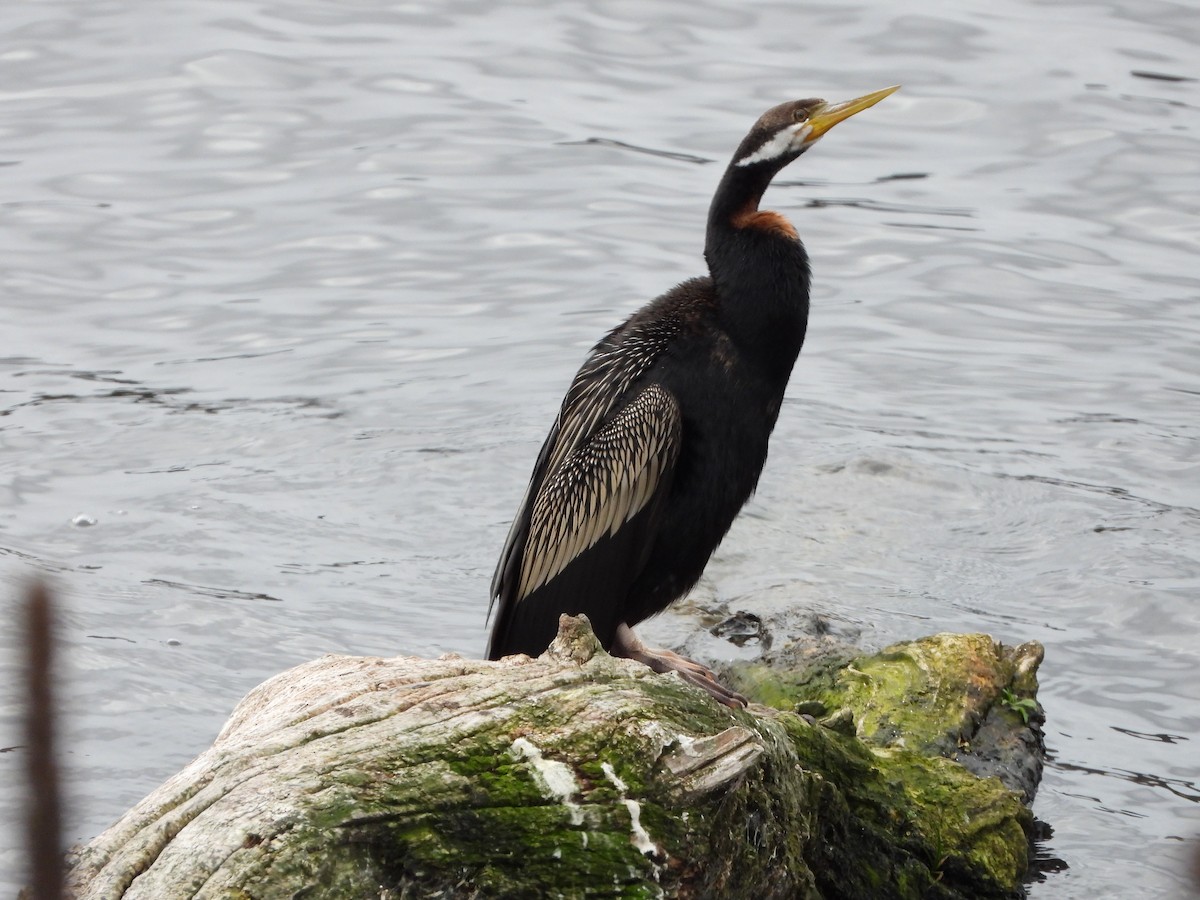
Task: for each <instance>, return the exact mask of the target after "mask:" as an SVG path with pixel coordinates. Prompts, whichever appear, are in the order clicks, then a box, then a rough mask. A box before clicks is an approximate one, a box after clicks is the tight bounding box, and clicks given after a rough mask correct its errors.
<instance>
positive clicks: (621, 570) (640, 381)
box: [487, 85, 899, 708]
mask: <svg viewBox="0 0 1200 900" xmlns="http://www.w3.org/2000/svg"><path fill="white" fill-rule="evenodd" d="M898 89H899V85H895V86H892V87H889V88H885V89H883V90H879V91H875V92H873V93H870V94H866V95H864V96H862V97H858V98H856V99H854V100H848V101H845V102H843V103H829V102H826V101H825V100H820V99H805V100H792V101H788V102H785V103H781V104H779V105H777V106H773V107H772V108H771V109H768V110H767V111H766V112H765V113H763V114H762V116H760V117H759V119H758V120H757V121H756V122H755V123H754V125H753V127H752V128H751V129H750V131H749V132H748V133H747V134H746V136H745V138H743V140H742V141H741V143H740V144H739V145H738V147H737V150H736V151H735V152H734V154H733V157H732V158H731V159H730V161H729V164H728V166H727V167H726V168H725V171H724V174H723V175H722V177H721V180H720V182H719V184H718V186H717V189H716V192H715V193H714V195H713V198H712V202H711V204H710V206H709V212H708V220H707V227H706V231H705V242H704V259H705V262H706V263H707V267H708V275H707V276H702V277H696V278H691V279H689V280H687V281H684V282H682V283H680V284H678V285H676V286H675V287H673V288H671V289H670V290H668V291H667V292H666V293H664V294H662V295H660V296H659V297H658V298H656V299H654V300H652V301H651V302H650V303H648V304H646V305H645V306H643V307H642V308H641V309H639V310H638V311H636V312H635V313H633V315H631V316H630V317H629V318H628V319H626V320H625V321H624V322H623V323H621V324H620V325H618V326H617V327H616V328H614V329H612V330H611V331H609V332H608V334H606V335H605V336H604V337H603V338H602V339H601V340H600V341H599V343H597V344H596V345H595V346H594V347H593V349H592V351H591V353H590V355H589V356H588V357H587V359H586V361H585V362H584V363H583V366H582V367H581V368H580V369H579V371H578V373H577V374H576V375H575V378H574V379H573V380H572V382H571V385H570V387H569V388H568V390H567V393H566V396H565V397H564V399H563V401H562V405H561V408H560V409H559V412H558V415H557V417H556V419H555V421H554V424H553V426H552V427H551V429H550V433H549V435H548V436H547V437H546V439H545V442H544V443H543V444H542V448H541V452H540V453H539V454H538V457H537V462H536V464H535V465H534V468H533V474H532V475H531V477H530V479H529V484H528V487H527V488H526V491H525V495H524V498H523V499H522V501H521V505H520V508H519V510H518V512H517V515H516V517H515V518H514V520H513V523H512V526H511V528H510V529H509V532H508V537H507V539H506V541H505V543H504V548H503V550H502V552H501V554H500V559H499V561H498V563H497V565H496V570H495V575H494V577H493V579H492V584H491V603H490V605H489V607H488V616H489V618H490V617H491V614H492V612H493V610H494V611H495V614H496V616H495V621H494V623H493V625H492V631H491V635H490V638H489V640H488V648H487V656H488V659H493V660H495V659H500V658H502V657H505V656H510V655H514V654H518V653H524V654H527V655H529V656H537V655H538V654H540V653H542V652H543V651H545V650H546V648H547V647H548V646H549V644H550V642H551V641H552V640H553V639H554V636H555V635H556V633H557V631H558V624H559V616H560V615H562V614H571V615H578V614H580V613H583V614H586V616H587V617H588V620H589V621H590V623H591V626H592V629H593V631H594V632H595V634H596V637H597V638H598V639H599V641H600V643H601V644H602V645H603V646H604V648H605V649H606V650H607V651H608V652H609V653H611V654H612V655H613V656H619V657H625V658H628V659H633V660H637V661H639V662H641V663H644V664H645V665H647V666H649V667H650V668H651V669H652V670H653V671H656V672H664V673H665V672H677V673H679V675H680V676H682V678H683V679H684V680H685V681H687V682H689V683H691V684H694V685H696V686H697V687H700V688H702V689H703V690H705V691H707V692H708V693H709V694H711V695H712V696H713V697H714V698H715V699H716V700H717V701H719V702H720V703H722V704H724V705H726V706H729V707H732V708H738V707H742V706H745V705H746V703H747V701H746V698H745V697H743V696H742V695H741V694H738V693H737V692H736V691H734V690H732V689H730V688H728V687H726V686H725V685H723V684H721V683H720V681H719V680H718V679H717V678H716V676H715V675H714V674H713V673H712V672H711V671H710V670H709V669H708V668H706V667H705V666H703V665H701V664H699V663H696V662H693V661H692V660H689V659H687V658H685V657H683V656H680V655H677V654H675V653H672V652H671V651H669V650H663V649H655V648H650V647H648V646H647V645H646V644H644V643H643V642H642V641H641V639H640V638H638V637H637V635H636V634H635V633H634V631H633V628H634V626H635V625H637V624H638V623H639V622H642V621H644V620H645V619H647V618H649V617H650V616H653V615H656V614H657V613H660V612H662V611H663V610H664V609H666V608H667V607H668V606H670V605H671V603H673V602H674V601H675V600H677V599H679V598H680V597H682V596H683V595H684V594H686V593H687V592H688V591H689V590H690V589H691V588H692V587H693V586H694V585H695V583H696V582H697V581H698V580H699V578H700V576H701V574H702V572H703V571H704V567H705V565H706V564H707V563H708V560H709V557H710V556H711V555H712V553H713V551H714V550H716V548H717V546H718V545H719V544H720V543H721V540H722V539H723V538H724V536H725V534H726V532H727V531H728V530H729V528H730V526H731V525H732V524H733V521H734V519H735V517H736V516H737V514H738V512H739V511H740V510H741V508H742V506H743V504H744V503H745V502H746V500H747V499H749V497H750V496H751V494H753V492H754V490H755V488H756V487H757V484H758V479H759V475H760V474H761V472H762V469H763V465H764V464H765V462H766V459H767V445H768V441H769V438H770V436H771V432H772V430H773V429H774V427H775V422H776V419H777V418H778V415H779V410H780V406H781V404H782V402H783V396H784V391H785V389H786V388H787V384H788V380H789V378H790V376H791V372H792V367H793V365H794V364H795V362H796V359H797V357H798V355H799V353H800V348H801V346H802V345H803V344H804V336H805V332H806V330H807V325H808V311H809V282H810V270H809V259H808V254H807V252H806V250H805V248H804V245H803V243H802V242H801V241H800V238H799V236H798V234H797V231H796V229H795V227H794V226H793V225H792V223H791V222H790V221H788V219H787V218H785V217H784V216H783V215H781V214H780V213H777V212H773V211H771V210H765V209H760V203H761V201H762V197H763V194H764V192H765V191H766V190H767V187H768V186H769V185H770V184H771V180H772V179H773V178H774V177H775V176H776V175H777V174H778V173H779V172H780V171H781V170H782V169H783V168H784V167H785V166H787V165H788V164H789V163H791V162H793V161H794V160H796V159H797V158H799V157H800V156H801V155H802V154H803V153H805V152H806V151H807V150H809V148H811V147H812V146H813V145H814V144H815V143H816V142H817V141H818V140H819V139H820V138H821V137H823V136H824V135H825V133H826V132H828V131H829V129H831V128H832V127H833V126H834V125H836V124H838V123H839V122H842V121H844V120H845V119H848V118H850V117H851V116H853V115H855V114H856V113H858V112H861V111H862V110H864V109H867V108H868V107H871V106H874V105H875V104H876V103H878V102H879V101H880V100H882V99H883V98H884V97H887V96H888V95H889V94H891V93H893V92H894V91H896V90H898Z"/></svg>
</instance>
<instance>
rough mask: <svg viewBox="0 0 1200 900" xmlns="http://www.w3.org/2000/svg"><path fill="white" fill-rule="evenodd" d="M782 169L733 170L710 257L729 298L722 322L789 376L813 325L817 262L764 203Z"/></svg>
mask: <svg viewBox="0 0 1200 900" xmlns="http://www.w3.org/2000/svg"><path fill="white" fill-rule="evenodd" d="M779 168H782V166H780V167H779ZM776 171H778V168H776V169H770V168H768V167H766V166H746V167H739V166H734V165H730V167H729V168H728V169H726V170H725V175H724V177H723V178H722V179H721V183H720V185H719V186H718V187H717V192H716V194H715V195H714V196H713V201H712V206H711V207H710V208H709V214H708V231H707V235H706V239H705V244H704V258H705V260H707V262H708V269H709V273H710V274H711V275H712V279H713V283H714V285H715V287H716V290H717V295H718V296H719V297H720V298H721V303H720V317H721V322H722V326H723V327H724V328H725V330H726V331H727V332H728V333H729V336H730V337H731V338H732V339H733V340H734V341H736V342H737V343H738V344H740V345H742V346H744V347H746V348H747V349H748V350H750V351H751V352H752V354H753V356H754V358H756V359H757V360H759V361H761V363H762V365H763V366H764V367H765V368H766V369H767V371H768V372H769V373H770V374H771V376H772V377H774V378H777V379H780V378H781V379H782V380H783V381H784V382H786V380H787V376H788V374H789V373H790V372H791V369H792V364H793V363H794V362H795V361H796V355H797V354H798V353H799V352H800V347H801V345H802V344H803V343H804V333H805V329H806V327H807V324H808V287H809V269H808V254H807V253H806V252H805V250H804V245H803V244H802V243H800V239H799V238H798V237H797V236H796V232H795V230H794V229H793V228H792V226H791V223H789V222H788V221H787V220H786V219H785V218H784V217H783V216H781V215H779V214H778V213H773V212H767V211H764V210H760V209H759V203H760V201H761V200H762V195H763V193H764V192H765V191H766V189H767V186H768V185H769V184H770V183H771V177H772V176H773V175H774V174H775V172H776Z"/></svg>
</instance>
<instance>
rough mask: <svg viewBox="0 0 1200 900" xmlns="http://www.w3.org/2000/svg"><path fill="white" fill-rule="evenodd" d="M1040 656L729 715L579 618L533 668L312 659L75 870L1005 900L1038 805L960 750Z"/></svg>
mask: <svg viewBox="0 0 1200 900" xmlns="http://www.w3.org/2000/svg"><path fill="white" fill-rule="evenodd" d="M1039 660H1040V655H1039V654H1038V653H1036V652H1034V651H1033V650H1032V649H1029V650H1026V651H1024V652H1022V650H1021V648H1018V650H1017V651H1006V650H1004V649H1003V648H998V647H997V645H995V644H994V643H991V639H990V638H986V637H983V636H980V635H965V636H963V635H938V636H936V637H934V638H929V639H926V641H925V642H913V643H912V644H911V645H898V647H897V648H890V649H889V650H888V651H885V652H884V653H882V654H879V655H877V656H873V657H864V658H859V659H856V660H855V661H854V662H853V664H851V665H849V666H845V667H843V668H840V669H838V668H834V669H830V670H825V671H823V672H822V675H821V677H819V678H817V679H815V681H814V682H810V684H811V685H815V687H814V690H813V692H812V693H811V694H809V695H808V696H803V695H802V694H801V692H800V688H799V686H798V684H794V683H793V682H792V680H791V679H790V678H789V677H787V676H786V674H785V675H784V676H780V677H774V678H772V677H771V673H770V672H766V671H763V670H760V669H754V670H753V671H751V670H747V671H745V672H743V676H744V677H743V678H742V680H740V681H739V684H740V685H741V686H742V688H743V690H745V691H746V692H747V693H749V694H751V695H752V696H754V695H755V691H759V692H760V693H759V694H758V695H757V696H760V697H762V698H764V699H768V700H770V701H771V702H772V704H773V705H774V706H775V707H777V708H771V707H767V706H757V705H755V706H752V707H751V708H750V709H749V710H746V711H731V710H729V709H727V708H725V707H723V706H720V705H719V704H717V703H716V702H715V701H713V700H712V698H711V697H709V696H708V695H707V694H705V693H704V692H702V691H700V690H698V689H696V688H693V687H691V686H689V685H687V684H685V683H683V682H682V681H681V680H679V679H678V678H677V677H675V676H661V675H656V674H654V673H652V672H651V671H650V670H649V669H647V668H646V667H644V666H642V665H639V664H636V663H632V662H629V661H625V660H618V659H613V658H612V657H609V656H608V655H607V654H606V653H604V652H603V650H602V649H601V648H600V645H599V643H598V642H597V641H596V639H595V637H594V635H593V634H592V633H591V629H590V628H589V627H588V625H587V622H586V619H573V618H570V617H563V620H562V627H561V630H560V632H559V635H558V638H557V639H556V640H555V642H554V644H553V645H552V646H551V647H550V649H549V650H548V651H547V653H546V654H544V655H543V656H541V657H539V658H538V659H529V658H527V657H511V658H509V659H506V660H502V661H500V662H484V661H477V660H464V659H460V658H457V657H454V656H449V657H443V658H441V659H437V660H427V659H418V658H411V657H406V658H398V659H390V660H384V659H364V658H355V657H343V656H327V657H324V658H322V659H319V660H315V661H313V662H311V663H307V664H305V665H302V666H299V667H297V668H295V669H292V670H290V671H288V672H285V673H283V674H281V675H279V676H276V677H275V678H272V679H271V680H269V681H267V682H266V683H264V684H263V685H261V686H260V687H258V688H256V689H255V690H254V691H252V692H251V693H250V695H248V696H247V697H246V699H245V700H243V701H242V703H241V704H239V706H238V707H237V709H236V710H235V711H234V714H233V716H232V717H231V719H230V721H229V722H228V724H227V725H226V726H225V728H224V729H223V730H222V732H221V734H220V735H219V736H218V738H217V740H216V742H215V743H214V745H213V746H212V748H211V749H209V750H208V751H206V752H205V753H203V754H202V755H201V756H200V757H198V758H197V759H196V760H195V761H194V762H193V763H191V764H190V765H189V766H188V767H187V768H185V769H184V770H183V771H181V772H180V773H179V774H178V775H176V776H175V777H173V778H172V779H170V780H169V781H168V782H166V783H165V784H164V785H163V786H162V787H160V788H159V789H158V790H156V791H155V792H154V793H152V794H151V795H150V796H149V797H147V798H146V799H145V800H143V801H142V802H141V803H139V804H138V805H137V806H136V807H135V808H134V809H132V810H131V811H130V812H129V813H127V814H126V815H125V816H123V817H122V818H121V820H120V821H118V822H117V823H116V824H115V825H113V826H112V827H111V828H110V829H108V830H107V831H106V832H104V833H103V834H101V835H100V836H99V837H98V838H96V839H95V840H94V841H92V842H91V843H90V844H88V845H87V846H86V847H84V848H82V849H80V850H78V851H77V852H76V856H75V858H74V861H73V865H72V870H71V873H70V882H71V885H72V889H73V891H74V896H76V897H77V898H129V900H133V898H154V900H170V898H176V897H179V898H183V897H238V898H255V900H270V898H285V897H287V898H290V897H295V896H320V897H323V898H335V900H336V898H343V897H344V898H362V897H379V898H394V897H402V896H404V897H408V896H422V897H476V896H480V897H482V896H487V897H542V896H563V897H655V896H678V897H714V898H723V897H755V898H771V897H780V898H783V897H788V898H794V897H801V898H871V900H876V898H889V897H897V898H900V897H912V898H917V897H934V898H955V897H963V898H966V897H972V898H974V897H992V896H995V897H1000V896H1005V895H1008V894H1010V893H1011V892H1012V891H1013V890H1014V889H1015V888H1016V887H1017V886H1018V885H1019V881H1020V878H1021V875H1022V874H1023V872H1024V871H1025V869H1026V867H1027V851H1028V835H1029V831H1030V829H1031V827H1032V818H1031V816H1030V814H1029V812H1028V810H1027V808H1026V807H1025V805H1024V804H1023V803H1022V796H1023V795H1022V793H1021V792H1020V791H1015V790H1011V789H1010V788H1008V787H1005V786H1004V785H1003V784H1001V782H1000V781H999V780H998V779H996V778H992V777H984V778H981V777H978V776H977V775H975V774H973V773H972V772H971V771H969V770H968V768H967V767H966V765H965V763H966V762H967V761H968V759H969V758H971V755H972V753H975V755H976V756H978V753H977V751H975V750H973V748H972V747H971V742H972V740H974V741H976V742H978V741H979V740H980V736H981V735H984V734H989V735H990V734H992V733H993V732H994V733H995V735H996V740H995V741H994V744H995V745H996V746H999V745H1000V744H1002V743H1004V741H1005V740H1018V739H1019V735H1020V734H1022V733H1024V731H1026V730H1027V729H1028V726H1027V725H1026V723H1025V722H1024V721H1023V719H1022V717H1021V715H1020V714H1018V713H1017V712H1012V714H1011V715H1009V714H1008V713H1006V712H1005V711H1004V709H1003V708H1001V709H999V711H996V708H997V700H996V698H997V697H1001V696H1006V695H1004V694H1003V692H1004V691H1005V690H1007V691H1009V694H1008V695H1007V696H1010V697H1013V696H1020V697H1032V696H1033V691H1034V690H1035V689H1036V682H1035V681H1033V676H1034V671H1035V670H1036V666H1037V661H1039ZM801 701H804V702H808V703H810V704H818V705H819V706H820V707H821V708H822V709H824V710H826V711H827V718H828V719H829V721H830V724H831V725H836V724H837V723H836V720H838V718H839V716H840V720H841V727H826V725H824V724H819V723H814V722H813V721H812V716H811V714H810V715H809V716H804V715H800V714H797V713H796V712H794V711H792V710H793V709H794V708H795V706H796V703H797V702H801ZM778 707H782V708H778ZM844 711H845V712H844ZM993 713H994V715H993ZM847 726H848V727H847ZM843 729H846V730H848V731H850V732H852V733H849V734H847V733H844V731H843ZM1014 736H1018V737H1014ZM990 739H991V738H989V740H990ZM956 755H957V756H958V757H959V758H958V759H955V758H954V757H955V756H956ZM1035 783H1036V780H1035ZM1027 793H1028V795H1031V792H1027Z"/></svg>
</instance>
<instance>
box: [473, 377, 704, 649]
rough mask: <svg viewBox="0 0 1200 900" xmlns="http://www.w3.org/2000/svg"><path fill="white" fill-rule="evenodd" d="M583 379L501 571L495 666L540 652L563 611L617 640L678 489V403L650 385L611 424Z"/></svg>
mask: <svg viewBox="0 0 1200 900" xmlns="http://www.w3.org/2000/svg"><path fill="white" fill-rule="evenodd" d="M586 370H587V367H586V366H585V370H584V371H582V372H581V373H580V377H582V376H584V374H585V372H586ZM627 374H628V373H626V375H627ZM580 377H577V379H576V383H575V384H574V385H572V391H571V392H569V393H568V396H567V400H566V402H565V403H564V412H563V414H562V415H561V416H560V417H559V421H558V422H557V423H556V427H555V429H554V430H553V431H552V432H551V434H550V437H549V438H548V439H547V441H546V444H545V445H544V446H543V448H542V454H541V456H540V457H539V460H538V468H537V469H535V476H534V480H533V481H531V483H530V487H529V490H528V491H527V493H526V500H525V504H524V508H523V509H522V514H521V515H520V516H519V517H518V519H517V522H516V523H514V526H513V532H512V533H510V535H509V541H508V544H507V545H506V547H505V553H504V555H503V556H502V557H501V560H500V565H499V567H498V568H497V573H496V579H495V581H494V592H495V596H496V597H498V599H499V600H500V610H499V614H498V616H497V619H496V625H495V628H494V629H493V632H492V638H491V642H490V644H489V648H488V656H489V658H492V659H496V658H498V657H500V656H504V655H508V654H510V653H516V652H525V653H530V654H537V653H540V652H541V651H542V650H544V649H545V648H546V646H547V645H548V644H549V642H550V640H551V639H552V638H553V636H554V634H555V632H556V631H557V629H558V616H559V615H560V614H561V613H564V612H566V613H580V612H583V613H586V614H587V615H588V618H589V619H590V620H591V621H592V625H593V628H594V629H595V630H596V634H597V635H598V636H599V637H600V639H601V641H603V642H606V643H607V642H608V641H610V640H611V636H612V633H613V632H614V630H615V629H616V626H617V625H618V624H619V623H620V621H621V620H622V617H621V612H622V611H621V609H620V601H621V600H622V599H623V597H624V594H625V592H626V591H627V590H628V588H629V586H630V584H631V583H632V582H633V580H634V578H636V576H637V574H638V572H639V571H640V569H641V564H642V562H644V559H645V551H646V549H647V545H648V543H649V541H648V538H649V536H650V535H651V534H652V532H653V525H654V522H655V520H656V512H657V509H658V506H659V504H660V502H661V500H662V498H663V497H664V496H665V494H666V492H667V490H668V489H669V487H670V483H671V479H672V476H673V474H674V470H675V463H676V461H677V460H678V458H679V448H680V436H681V432H682V417H681V415H680V411H679V405H678V403H677V402H676V400H675V397H674V396H673V395H672V394H671V393H670V392H669V391H668V390H667V389H666V388H664V387H663V386H661V385H658V384H650V385H648V386H647V387H645V388H643V389H642V390H640V391H638V392H636V393H634V395H633V396H632V398H630V399H628V401H627V402H626V403H625V404H624V405H623V406H622V407H621V408H620V409H619V410H618V411H616V412H615V414H613V415H611V416H610V417H608V419H607V421H604V418H605V413H606V412H607V411H608V410H607V409H605V408H603V407H605V406H607V407H611V405H612V402H611V400H612V398H613V394H611V393H607V394H606V393H604V392H601V391H598V390H595V389H594V385H595V383H596V382H591V383H589V384H586V385H585V386H584V388H583V389H582V390H579V391H577V390H576V388H577V387H579V381H580ZM623 377H625V376H622V378H623ZM619 380H620V379H618V381H619ZM602 397H607V398H609V400H608V402H607V403H606V402H603V401H601V400H600V399H599V398H602ZM617 397H618V398H620V397H621V394H620V393H618V394H617ZM573 399H575V400H577V401H579V402H578V403H577V405H574V406H573V405H572V400H573ZM589 401H590V402H589ZM597 425H598V426H599V427H597ZM539 472H540V473H544V475H543V477H541V478H539V477H538V474H539Z"/></svg>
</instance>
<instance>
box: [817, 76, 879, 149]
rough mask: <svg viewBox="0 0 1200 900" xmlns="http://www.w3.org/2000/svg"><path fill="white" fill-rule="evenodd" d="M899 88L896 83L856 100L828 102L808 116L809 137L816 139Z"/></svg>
mask: <svg viewBox="0 0 1200 900" xmlns="http://www.w3.org/2000/svg"><path fill="white" fill-rule="evenodd" d="M898 90H900V85H898V84H894V85H892V86H891V87H889V88H884V89H883V90H882V91H875V93H873V94H866V95H864V96H862V97H859V98H857V99H856V100H847V101H846V102H845V103H826V104H825V105H824V106H822V107H821V108H820V109H818V110H817V111H816V112H815V113H813V114H812V115H811V116H809V117H808V127H809V128H810V129H811V130H810V131H809V133H808V139H809V140H810V141H815V140H816V139H817V138H819V137H820V136H821V135H823V134H824V133H825V132H827V131H828V130H829V129H830V128H832V127H833V126H834V125H836V124H837V123H838V122H841V121H842V120H843V119H848V118H850V117H851V116H852V115H854V114H855V113H860V112H862V111H863V110H864V109H866V108H867V107H870V106H874V105H875V104H876V103H878V102H879V101H880V100H882V99H883V98H884V97H886V96H887V95H888V94H894V93H895V92H896V91H898Z"/></svg>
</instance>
